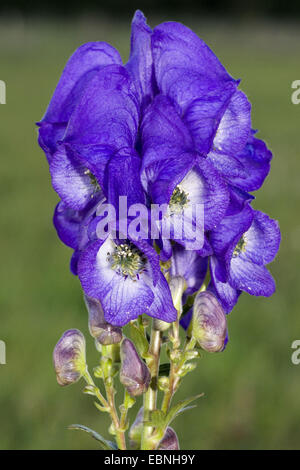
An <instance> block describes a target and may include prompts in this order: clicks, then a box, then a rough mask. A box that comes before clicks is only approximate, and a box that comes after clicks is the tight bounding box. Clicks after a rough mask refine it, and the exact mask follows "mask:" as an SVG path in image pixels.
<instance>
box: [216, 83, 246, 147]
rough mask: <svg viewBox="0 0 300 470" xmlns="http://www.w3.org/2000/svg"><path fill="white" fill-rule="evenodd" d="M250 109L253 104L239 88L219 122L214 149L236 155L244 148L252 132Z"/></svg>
mask: <svg viewBox="0 0 300 470" xmlns="http://www.w3.org/2000/svg"><path fill="white" fill-rule="evenodd" d="M250 111H251V105H250V103H249V101H248V99H247V97H246V95H245V94H244V93H243V92H242V91H239V90H237V91H236V92H235V94H234V95H233V96H232V97H231V100H230V102H229V104H228V107H227V109H226V111H225V113H224V114H223V116H222V119H221V121H220V123H219V126H218V130H217V132H216V135H215V138H214V142H213V147H214V150H217V151H219V152H221V153H224V154H228V155H233V156H235V154H236V153H237V152H240V151H241V150H242V149H243V148H244V146H245V145H246V143H247V140H248V137H249V136H250V132H251V115H250Z"/></svg>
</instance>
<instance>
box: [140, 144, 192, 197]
mask: <svg viewBox="0 0 300 470" xmlns="http://www.w3.org/2000/svg"><path fill="white" fill-rule="evenodd" d="M196 160H197V155H196V154H192V153H183V154H181V155H179V156H178V157H177V158H173V157H172V156H170V158H169V159H165V160H161V161H159V162H156V163H153V164H151V165H149V167H147V169H146V170H145V173H144V175H145V178H144V179H143V183H144V185H145V181H147V183H146V184H147V188H148V194H149V195H150V197H151V200H152V203H153V204H168V203H169V202H170V199H171V196H172V194H173V191H174V189H175V188H176V186H177V185H178V184H180V183H181V182H182V180H183V179H184V178H185V177H186V175H187V173H188V172H189V171H190V170H192V168H193V167H194V165H195V162H196Z"/></svg>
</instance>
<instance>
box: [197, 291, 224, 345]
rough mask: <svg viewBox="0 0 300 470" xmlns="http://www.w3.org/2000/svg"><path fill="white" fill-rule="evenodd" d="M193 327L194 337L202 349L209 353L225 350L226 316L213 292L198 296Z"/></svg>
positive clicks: (201, 293) (202, 293)
mask: <svg viewBox="0 0 300 470" xmlns="http://www.w3.org/2000/svg"><path fill="white" fill-rule="evenodd" d="M191 327H192V336H193V337H194V338H195V339H196V340H197V342H198V343H199V346H200V347H201V348H202V349H204V350H205V351H208V352H219V351H222V350H223V349H224V347H225V345H226V342H227V321H226V314H225V313H224V310H223V308H222V307H221V305H220V303H219V302H218V300H217V298H216V297H215V296H214V294H212V293H211V292H209V291H204V292H199V293H198V294H197V295H196V298H195V302H194V307H193V317H192V324H191Z"/></svg>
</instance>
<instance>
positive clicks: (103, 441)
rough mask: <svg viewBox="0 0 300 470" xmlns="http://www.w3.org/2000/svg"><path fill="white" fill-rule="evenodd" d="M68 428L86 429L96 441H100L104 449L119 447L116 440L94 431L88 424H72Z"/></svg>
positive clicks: (116, 448)
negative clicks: (112, 440) (109, 439)
mask: <svg viewBox="0 0 300 470" xmlns="http://www.w3.org/2000/svg"><path fill="white" fill-rule="evenodd" d="M68 429H71V430H73V429H75V430H79V431H84V432H87V433H88V434H90V435H91V436H92V437H93V438H94V439H96V441H98V442H100V445H101V447H102V449H104V450H112V449H113V450H118V447H117V446H116V444H115V443H114V442H111V441H107V440H106V439H104V437H102V436H101V435H100V434H98V433H97V432H96V431H93V429H90V428H88V427H87V426H83V425H82V424H71V425H70V426H69V427H68Z"/></svg>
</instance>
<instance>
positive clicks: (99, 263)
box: [78, 238, 154, 326]
mask: <svg viewBox="0 0 300 470" xmlns="http://www.w3.org/2000/svg"><path fill="white" fill-rule="evenodd" d="M113 249H114V242H113V241H112V240H111V239H110V238H107V240H106V241H105V242H102V241H98V242H95V243H92V244H91V245H89V246H88V247H87V249H86V250H85V251H84V252H83V253H82V255H81V257H80V260H79V263H78V275H79V279H80V282H81V285H82V287H83V290H84V292H85V293H86V294H87V295H88V296H90V297H93V298H95V299H98V300H100V302H101V305H102V308H103V311H104V316H105V320H106V321H107V322H108V323H111V324H112V325H114V326H123V325H125V324H127V323H128V322H129V321H130V320H134V319H135V318H137V317H138V316H139V315H142V314H143V313H148V311H149V308H150V305H151V304H152V302H153V300H154V294H153V292H152V290H151V288H150V287H149V286H147V285H146V284H145V282H144V281H143V280H141V279H140V280H132V279H130V277H127V278H124V277H122V276H121V275H119V274H117V272H116V271H114V270H113V269H112V268H111V265H110V263H109V261H108V260H107V256H108V255H107V254H108V253H109V252H112V250H113Z"/></svg>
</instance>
